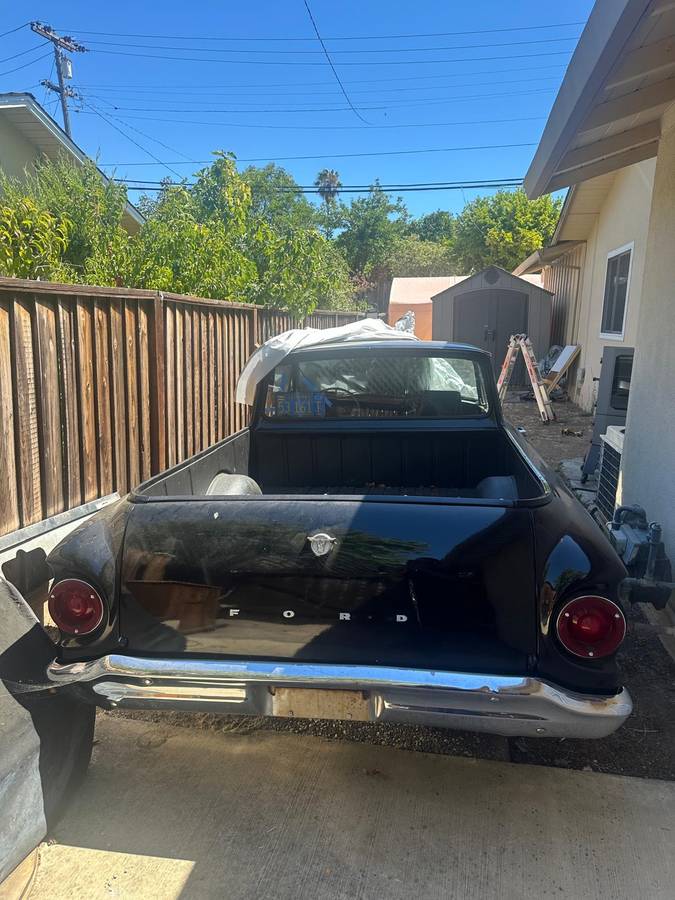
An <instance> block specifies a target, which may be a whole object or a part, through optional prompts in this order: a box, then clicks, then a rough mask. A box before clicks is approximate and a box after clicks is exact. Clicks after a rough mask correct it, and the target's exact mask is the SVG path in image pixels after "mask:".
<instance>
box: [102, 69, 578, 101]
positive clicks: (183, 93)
mask: <svg viewBox="0 0 675 900" xmlns="http://www.w3.org/2000/svg"><path fill="white" fill-rule="evenodd" d="M559 80H560V79H559V76H558V75H544V76H541V75H539V76H537V77H536V78H500V79H499V83H500V84H530V83H531V82H537V83H540V82H542V81H559ZM357 83H358V84H360V83H361V82H357ZM494 83H495V82H494V78H492V79H491V80H490V81H463V82H459V83H455V84H427V85H415V86H414V87H399V88H366V89H365V90H353V91H350V93H351V94H352V96H353V95H354V94H373V93H377V92H379V91H384V92H385V93H387V94H402V93H410V92H411V91H420V90H426V91H447V90H448V89H450V88H464V87H489V86H492V85H494ZM91 87H92V88H93V89H94V90H96V91H97V93H98V92H100V91H104V88H102V87H94V86H93V85H92V86H91ZM107 90H108V91H109V92H110V93H111V94H112V96H114V97H127V98H129V99H131V100H142V99H145V98H143V97H137V96H136V95H137V94H151V95H152V97H153V98H155V99H157V100H160V99H161V97H162V96H167V97H170V98H171V100H174V101H175V100H177V101H178V102H182V101H183V97H185V102H186V103H190V104H192V103H193V97H195V96H202V95H203V93H204V92H203V91H202V90H194V91H190V92H188V89H184V90H180V89H174V90H173V91H162V90H158V89H155V88H143V89H138V90H133V91H128V90H125V89H124V88H122V89H121V90H120V89H118V88H115V87H110V88H108V89H107ZM210 93H211V95H212V96H214V97H219V96H226V97H229V96H233V97H242V96H243V97H266V98H267V99H269V100H273V99H276V98H284V97H331V96H334V95H335V94H336V93H339V92H338V91H334V90H331V91H284V92H283V93H278V94H274V93H272V94H270V93H268V91H267V90H264V91H257V92H252V93H246V92H242V91H229V90H228V91H218V90H212V91H211V92H210ZM176 94H178V96H176ZM373 102H374V101H373Z"/></svg>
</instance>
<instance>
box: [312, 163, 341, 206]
mask: <svg viewBox="0 0 675 900" xmlns="http://www.w3.org/2000/svg"><path fill="white" fill-rule="evenodd" d="M314 187H315V188H316V189H317V190H318V192H319V194H320V195H321V199H322V200H323V202H324V203H325V205H326V207H327V208H328V207H329V206H332V205H333V204H334V203H335V201H336V200H337V197H338V193H339V190H340V188H341V187H342V182H341V181H340V176H339V175H338V173H337V172H336V171H335V169H322V170H321V171H320V172H319V174H318V175H317V176H316V179H315V181H314Z"/></svg>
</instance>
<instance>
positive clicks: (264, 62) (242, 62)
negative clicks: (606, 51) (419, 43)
mask: <svg viewBox="0 0 675 900" xmlns="http://www.w3.org/2000/svg"><path fill="white" fill-rule="evenodd" d="M92 52H93V53H106V54H108V55H110V56H129V57H133V58H137V59H168V60H171V61H172V62H201V63H211V64H213V63H225V64H227V65H229V66H321V65H323V63H320V62H309V61H307V62H305V61H304V60H283V61H282V60H269V59H206V58H205V57H203V56H166V55H165V54H161V53H130V52H129V51H127V50H101V49H97V50H93V51H92ZM572 52H573V51H572V50H549V51H547V52H545V53H521V54H509V55H507V56H467V57H464V58H463V59H461V58H460V59H415V60H414V59H398V60H388V59H387V60H384V59H379V60H369V61H368V62H364V61H363V60H360V61H343V62H340V65H341V66H428V65H437V64H441V63H464V62H485V61H491V60H500V59H532V58H533V57H540V56H570V55H571V54H572Z"/></svg>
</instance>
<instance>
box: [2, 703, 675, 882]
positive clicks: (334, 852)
mask: <svg viewBox="0 0 675 900" xmlns="http://www.w3.org/2000/svg"><path fill="white" fill-rule="evenodd" d="M97 737H98V744H97V745H96V747H95V751H94V760H93V763H92V767H91V769H90V773H89V775H88V777H87V779H86V781H85V784H84V787H83V788H82V790H81V792H80V793H79V794H78V796H77V798H76V800H75V802H74V803H73V805H72V806H71V807H70V810H69V812H68V813H67V814H66V816H65V818H64V819H63V820H62V822H61V824H60V825H59V826H58V827H57V829H56V831H55V832H54V834H53V840H52V841H50V842H48V843H45V844H43V845H41V847H40V848H39V850H38V855H37V860H36V865H35V867H34V871H33V874H32V880H31V881H30V886H29V887H28V889H27V891H26V892H25V893H23V897H24V898H29V900H60V898H64V900H66V898H67V900H80V898H86V900H96V898H110V897H129V898H130V897H133V898H143V897H148V898H150V897H152V898H162V900H164V898H174V897H182V898H210V897H214V898H215V897H218V898H223V897H224V898H227V900H238V898H256V900H262V898H270V900H271V898H274V900H285V898H289V900H290V898H293V900H298V898H311V900H327V898H331V900H332V898H364V900H365V898H376V897H377V898H379V897H386V898H391V900H396V898H406V900H408V898H410V897H415V898H473V897H475V898H481V900H485V898H493V897H494V898H519V900H520V898H529V897H533V898H534V897H537V898H542V897H556V898H561V897H562V898H581V897H583V898H612V900H617V898H631V900H633V898H635V897H641V898H645V900H652V898H654V900H656V898H668V900H670V898H671V897H672V896H673V883H674V882H675V854H674V853H673V842H674V839H675V784H673V783H669V782H664V781H651V780H646V779H637V778H627V777H621V776H615V775H600V774H597V773H592V772H571V771H564V770H560V769H550V768H545V767H542V766H529V765H513V764H511V763H504V762H497V761H489V760H476V759H462V758H458V757H448V756H440V755H432V754H425V753H411V752H409V751H405V750H397V749H394V748H391V747H381V746H371V745H368V744H354V743H348V742H343V741H339V742H333V741H326V740H322V739H321V738H318V737H313V736H305V735H295V734H283V733H282V734H278V733H274V732H269V731H253V732H251V733H250V734H231V733H230V734H226V733H223V732H218V731H208V730H200V729H188V728H182V727H178V726H174V725H166V726H164V725H162V724H156V723H148V722H144V721H138V720H131V719H124V718H119V717H112V716H103V717H100V720H99V724H98V730H97ZM7 889H8V890H9V887H8V888H7ZM1 892H2V889H1V888H0V893H1ZM5 896H11V895H10V894H5Z"/></svg>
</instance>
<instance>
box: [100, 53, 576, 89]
mask: <svg viewBox="0 0 675 900" xmlns="http://www.w3.org/2000/svg"><path fill="white" fill-rule="evenodd" d="M505 58H506V57H505ZM564 68H565V65H564V63H552V64H551V65H545V66H517V67H516V68H508V69H481V70H480V71H478V72H443V73H440V74H439V73H437V74H434V73H430V74H427V75H399V76H398V77H396V78H368V79H366V80H364V79H354V80H349V79H343V81H344V84H390V83H392V82H399V81H423V80H424V81H428V80H430V79H436V78H461V77H464V78H468V77H470V76H473V75H496V74H497V75H498V74H502V73H508V72H541V71H543V70H544V69H564ZM331 84H332V82H328V81H304V80H303V81H280V82H275V83H274V84H273V85H261V84H259V83H258V84H236V83H234V82H228V83H227V84H226V85H225V84H212V83H209V84H190V85H180V84H174V85H172V84H160V85H141V86H139V85H135V84H118V85H117V86H116V87H110V85H109V84H108V83H106V84H97V83H93V84H92V83H89V84H85V85H84V87H93V88H96V89H98V90H110V91H113V90H116V89H117V88H138V90H144V91H149V92H153V91H154V90H156V89H157V88H167V89H170V90H182V89H187V88H189V89H190V90H193V89H195V90H209V91H211V90H213V89H214V88H235V89H237V90H239V89H241V88H252V87H254V88H259V87H262V88H269V87H304V86H307V87H321V86H324V87H329V86H330V85H331Z"/></svg>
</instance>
